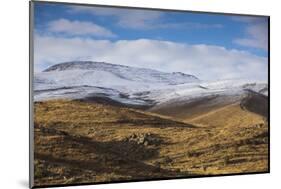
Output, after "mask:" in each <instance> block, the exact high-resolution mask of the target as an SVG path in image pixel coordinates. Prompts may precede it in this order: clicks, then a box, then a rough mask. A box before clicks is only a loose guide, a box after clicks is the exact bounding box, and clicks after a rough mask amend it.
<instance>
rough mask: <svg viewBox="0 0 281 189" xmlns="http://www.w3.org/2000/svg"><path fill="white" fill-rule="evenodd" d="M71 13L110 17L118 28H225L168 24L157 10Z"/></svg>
mask: <svg viewBox="0 0 281 189" xmlns="http://www.w3.org/2000/svg"><path fill="white" fill-rule="evenodd" d="M69 12H71V13H87V14H92V15H98V16H110V17H112V18H115V19H116V24H117V25H118V26H120V27H123V28H130V29H141V30H149V29H169V28H170V29H179V28H180V29H184V28H185V29H210V28H222V27H223V26H222V25H221V24H204V23H194V22H179V23H167V22H164V21H163V17H164V16H165V12H163V11H156V10H138V9H134V10H130V9H121V8H109V7H107V8H102V7H84V6H70V10H69Z"/></svg>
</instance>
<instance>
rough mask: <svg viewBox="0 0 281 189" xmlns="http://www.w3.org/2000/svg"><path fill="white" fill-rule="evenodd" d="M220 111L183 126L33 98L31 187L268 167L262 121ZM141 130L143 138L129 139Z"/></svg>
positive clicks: (235, 110) (130, 112) (234, 108)
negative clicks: (32, 166) (33, 129)
mask: <svg viewBox="0 0 281 189" xmlns="http://www.w3.org/2000/svg"><path fill="white" fill-rule="evenodd" d="M224 108H225V109H222V110H221V109H218V110H212V112H208V113H204V114H201V115H200V116H198V117H196V118H194V117H193V119H192V120H185V121H189V122H190V123H191V124H187V123H183V122H178V121H175V120H172V119H168V118H166V117H164V116H158V115H156V114H152V113H148V112H142V111H140V110H134V109H128V108H120V107H113V106H110V105H101V104H97V103H86V102H77V101H48V102H41V103H36V104H35V159H36V160H35V184H36V185H37V186H40V185H46V184H73V183H84V182H86V183H87V182H104V181H106V182H107V181H112V180H131V179H145V178H147V179H149V178H163V177H176V176H189V175H198V174H199V175H202V174H203V175H206V174H223V173H240V172H259V171H266V170H267V124H266V123H265V122H264V120H263V118H262V117H261V116H259V115H256V114H254V113H250V112H248V111H246V110H242V109H241V108H240V106H239V105H235V104H234V105H231V106H226V107H224ZM194 125H197V126H194ZM145 133H146V134H148V135H149V136H150V139H149V138H148V139H149V140H148V139H147V141H146V143H143V142H142V143H139V142H136V140H135V139H134V137H133V140H130V138H132V136H134V135H141V134H145Z"/></svg>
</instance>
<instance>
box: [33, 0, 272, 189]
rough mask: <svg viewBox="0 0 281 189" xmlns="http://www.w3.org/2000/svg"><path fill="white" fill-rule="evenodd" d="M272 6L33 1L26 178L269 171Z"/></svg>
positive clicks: (55, 181) (91, 180)
mask: <svg viewBox="0 0 281 189" xmlns="http://www.w3.org/2000/svg"><path fill="white" fill-rule="evenodd" d="M269 54H270V49H269V16H262V15H246V14H241V15H240V14H229V13H211V12H198V11H197V12H196V11H182V10H164V9H154V8H149V9H148V8H136V7H121V6H103V5H90V4H75V3H56V2H44V1H31V2H30V187H32V188H34V187H52V186H69V185H83V184H101V183H116V182H132V181H149V180H163V179H177V178H194V177H209V176H225V175H242V174H257V173H269V170H270V167H269V123H270V119H269V118H270V117H269V98H270V90H269V89H270V87H269V84H270V83H269V60H270V56H269Z"/></svg>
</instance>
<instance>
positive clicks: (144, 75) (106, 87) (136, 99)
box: [34, 61, 268, 105]
mask: <svg viewBox="0 0 281 189" xmlns="http://www.w3.org/2000/svg"><path fill="white" fill-rule="evenodd" d="M34 90H35V91H34V99H35V101H42V100H49V99H61V98H68V99H83V98H88V97H106V98H110V99H112V100H114V101H118V102H120V103H124V104H132V105H153V104H160V103H164V102H167V101H171V100H190V99H193V98H198V97H205V96H210V95H240V94H243V93H245V91H246V90H252V91H254V92H258V93H261V94H264V95H267V91H268V89H267V84H266V83H261V82H256V81H250V80H243V79H230V80H220V81H200V80H199V79H198V78H197V77H195V76H193V75H189V74H184V73H181V72H175V73H165V72H160V71H157V70H152V69H145V68H136V67H129V66H122V65H115V64H109V63H103V62H90V61H76V62H67V63H61V64H56V65H54V66H51V67H50V68H48V69H46V70H44V71H43V72H41V73H37V74H35V77H34Z"/></svg>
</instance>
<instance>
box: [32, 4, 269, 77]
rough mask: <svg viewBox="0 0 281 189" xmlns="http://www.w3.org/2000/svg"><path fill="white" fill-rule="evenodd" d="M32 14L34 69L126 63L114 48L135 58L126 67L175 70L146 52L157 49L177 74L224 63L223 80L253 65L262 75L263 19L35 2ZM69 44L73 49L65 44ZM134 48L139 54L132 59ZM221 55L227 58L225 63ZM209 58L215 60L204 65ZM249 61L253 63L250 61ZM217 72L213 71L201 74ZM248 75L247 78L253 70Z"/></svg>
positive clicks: (264, 50)
mask: <svg viewBox="0 0 281 189" xmlns="http://www.w3.org/2000/svg"><path fill="white" fill-rule="evenodd" d="M34 17H35V28H34V29H35V60H36V65H35V67H36V68H37V69H36V70H37V71H40V70H42V69H45V68H46V67H48V66H50V65H52V64H54V63H58V62H56V61H68V60H70V59H76V60H78V59H79V60H80V59H93V60H96V61H99V60H98V59H101V60H107V61H112V60H113V62H112V63H118V64H124V65H130V64H131V63H130V61H131V59H132V58H127V59H125V58H124V57H122V56H125V55H124V54H125V52H126V51H125V52H123V51H122V52H120V51H121V50H120V48H129V49H128V56H135V58H136V59H137V61H136V62H138V63H135V64H132V66H139V67H148V68H153V69H158V70H162V71H175V70H174V68H173V67H175V66H174V65H173V63H167V62H166V63H165V62H164V61H163V60H160V59H159V60H158V59H157V57H154V55H153V54H151V55H149V54H150V53H151V52H152V51H153V52H154V54H156V55H158V56H161V52H162V53H165V54H166V53H168V54H169V52H171V54H170V57H167V58H170V59H171V60H173V59H172V55H174V56H175V57H176V58H175V59H176V61H175V62H177V63H178V64H177V63H175V65H177V67H178V68H179V69H184V70H183V72H188V73H193V74H197V75H201V76H202V75H205V74H204V71H198V70H200V69H203V67H202V66H201V67H200V66H199V67H198V66H197V67H196V66H195V64H198V63H200V62H203V63H202V64H203V66H205V67H206V66H210V65H212V66H214V67H216V66H217V67H220V66H221V65H224V64H225V65H226V66H227V67H226V68H225V69H222V70H223V71H226V72H229V74H226V76H225V77H226V78H229V77H248V76H246V75H247V74H246V75H243V74H241V75H239V74H238V73H237V72H239V71H240V70H243V69H248V68H250V66H253V67H254V71H256V72H258V71H259V72H260V73H259V74H260V76H257V77H259V78H258V79H261V78H262V79H265V78H267V73H266V74H265V73H264V72H265V71H264V70H262V69H264V68H267V54H268V49H267V43H268V39H267V35H268V34H267V24H268V23H267V17H249V16H234V15H221V14H206V13H192V12H175V11H155V10H140V9H138V10H133V9H116V8H108V7H85V6H74V5H71V6H70V5H66V4H50V3H41V2H36V3H35V15H34ZM52 41H53V43H52ZM60 41H61V42H64V44H65V47H64V46H63V45H64V44H58V43H59V42H60ZM74 44H76V47H75V46H73V47H69V46H70V45H74ZM78 44H79V45H81V48H83V49H84V51H82V50H81V52H80V53H77V52H76V55H72V53H71V48H73V51H75V48H79V46H78ZM46 45H48V46H49V48H48V47H46ZM117 46H118V48H117ZM50 47H53V48H54V49H59V50H61V51H67V52H66V53H65V54H64V53H62V54H64V55H63V56H64V58H61V57H59V55H57V54H56V53H55V52H50V51H51V50H50ZM86 47H88V48H86ZM103 48H104V49H105V48H107V50H108V49H109V48H111V49H112V54H110V53H108V52H107V51H106V50H104V51H102V49H103ZM147 48H151V51H150V52H146V50H147ZM131 49H136V52H131V51H132V50H131ZM113 50H114V51H113ZM130 50H131V51H130ZM76 51H77V49H76ZM79 51H80V50H79ZM137 52H140V54H139V55H137V57H136V54H137ZM179 52H181V54H179ZM191 52H193V53H194V57H195V59H196V57H198V58H197V59H196V60H195V61H192V54H190V55H189V56H188V55H185V54H188V53H191ZM36 53H37V54H36ZM173 53H174V54H173ZM200 53H201V54H202V56H205V59H202V61H201V60H200V58H199V57H200ZM223 53H225V55H224V54H223ZM74 54H75V53H74ZM95 54H96V55H95ZM69 55H71V56H69ZM216 55H217V56H216ZM67 56H69V57H67ZM143 56H148V58H144V57H143ZM206 56H207V57H206ZM208 56H210V59H209V60H208ZM44 57H45V58H44ZM46 57H48V58H46ZM179 57H181V58H182V59H181V60H180V58H179ZM224 57H228V58H230V59H231V60H229V62H231V63H228V59H225V58H224ZM239 57H241V59H239ZM115 60H116V62H115ZM210 60H214V61H215V62H218V64H217V65H216V64H213V63H210ZM247 61H251V63H249V62H247ZM161 62H162V63H161ZM180 62H182V63H180ZM184 62H188V63H184ZM253 62H257V64H254V65H252V64H253ZM168 64H169V65H168ZM170 64H172V65H170ZM183 64H185V65H183ZM187 64H190V65H187ZM250 64H251V65H250ZM243 66H244V67H243ZM185 69H186V70H185ZM192 69H193V70H192ZM231 69H232V71H231ZM259 69H260V70H259ZM194 70H195V71H194ZM196 70H197V71H196ZM214 70H215V69H214ZM231 72H233V73H231ZM266 72H267V70H266ZM223 73H224V72H222V71H219V70H218V69H217V70H215V71H214V73H213V74H211V75H210V76H207V77H206V78H208V77H214V76H215V75H218V74H223ZM250 75H251V76H249V78H250V77H253V76H254V75H255V74H254V73H253V74H250ZM218 78H224V77H222V76H220V77H218Z"/></svg>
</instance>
